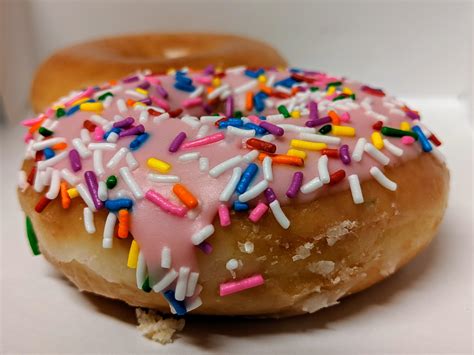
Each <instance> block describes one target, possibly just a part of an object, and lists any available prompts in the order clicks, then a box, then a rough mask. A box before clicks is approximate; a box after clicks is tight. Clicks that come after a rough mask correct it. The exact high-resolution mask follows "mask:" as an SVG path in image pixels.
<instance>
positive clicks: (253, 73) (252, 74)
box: [245, 69, 265, 79]
mask: <svg viewBox="0 0 474 355" xmlns="http://www.w3.org/2000/svg"><path fill="white" fill-rule="evenodd" d="M263 73H265V70H263V69H259V70H256V71H252V70H248V69H246V70H245V75H247V76H249V77H251V78H254V79H256V78H258V77H259V76H260V75H262V74H263Z"/></svg>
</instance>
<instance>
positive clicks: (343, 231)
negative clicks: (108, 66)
mask: <svg viewBox="0 0 474 355" xmlns="http://www.w3.org/2000/svg"><path fill="white" fill-rule="evenodd" d="M22 124H23V125H24V126H25V127H26V128H27V133H26V135H25V145H26V153H25V160H24V162H23V166H22V167H21V171H20V172H19V182H18V195H19V200H20V203H21V206H22V209H23V211H24V213H25V215H26V230H27V236H28V240H29V242H30V245H31V248H32V251H33V254H35V255H37V254H43V255H44V257H45V258H46V259H47V260H48V261H49V262H51V264H53V265H54V266H55V267H56V268H57V269H58V270H60V271H61V272H62V273H63V274H64V275H66V277H67V278H68V279H69V280H70V281H71V282H72V283H73V284H75V285H76V286H77V288H78V289H80V290H82V291H87V292H92V293H95V294H99V295H102V296H105V297H109V298H113V299H119V300H123V301H125V302H126V303H128V304H130V305H132V306H137V307H146V308H151V309H156V310H158V311H161V312H164V313H172V314H177V315H180V316H181V315H184V314H187V313H192V314H204V315H229V316H230V315H232V316H252V317H286V316H293V315H298V314H304V313H312V312H315V311H317V310H319V309H321V308H324V307H328V306H331V305H334V304H336V303H338V302H339V301H340V300H341V298H343V297H345V296H347V295H350V294H353V293H355V292H358V291H361V290H363V289H365V288H367V287H369V286H371V285H372V284H374V283H376V282H378V281H380V280H382V279H384V278H386V277H388V276H389V275H391V274H393V273H394V272H395V271H396V270H398V269H399V268H401V267H402V266H403V265H405V264H406V263H407V262H408V261H410V260H411V259H412V258H414V257H415V256H416V255H417V254H418V253H419V252H420V251H421V250H423V248H425V247H426V246H427V245H428V244H429V243H430V241H431V240H432V239H433V237H434V236H435V235H436V232H437V229H438V226H439V224H440V222H441V220H442V217H443V214H444V211H445V208H446V204H447V197H448V190H449V171H448V169H447V167H446V164H445V161H444V158H443V155H442V154H441V153H440V151H439V150H438V146H439V145H440V144H441V142H440V141H439V139H438V138H437V136H436V135H435V134H434V133H433V132H432V131H431V130H430V129H429V128H428V127H427V126H426V125H425V124H423V123H422V122H421V115H420V113H419V112H418V111H416V110H415V109H412V108H410V107H409V106H407V105H406V104H405V103H403V102H401V101H399V100H398V99H396V98H395V97H393V96H390V95H387V94H386V93H385V92H384V91H383V90H381V89H379V88H375V87H371V86H368V85H365V84H361V83H359V82H356V81H351V80H348V79H346V78H344V77H339V76H334V75H330V74H325V73H322V72H319V71H310V70H302V69H297V68H288V69H273V68H259V67H246V66H237V67H231V68H227V69H218V68H217V67H208V68H206V69H205V70H194V69H190V68H185V69H181V70H174V71H171V72H169V73H168V74H154V73H153V72H151V71H141V72H138V73H134V74H132V75H131V76H128V77H125V78H123V79H121V80H119V81H118V82H117V83H116V84H114V85H112V84H110V83H106V84H102V85H100V86H91V87H88V88H85V89H83V90H82V91H76V92H72V93H71V94H70V95H68V96H66V97H64V98H62V99H61V100H59V101H58V102H56V103H54V104H53V105H52V106H51V107H50V108H49V109H47V110H46V111H45V112H44V113H42V114H40V115H38V116H36V117H33V118H30V119H27V120H24V121H23V122H22Z"/></svg>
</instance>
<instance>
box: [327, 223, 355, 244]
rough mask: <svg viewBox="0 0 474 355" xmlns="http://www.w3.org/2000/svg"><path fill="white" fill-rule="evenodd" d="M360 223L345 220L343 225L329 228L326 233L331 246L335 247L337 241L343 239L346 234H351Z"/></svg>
mask: <svg viewBox="0 0 474 355" xmlns="http://www.w3.org/2000/svg"><path fill="white" fill-rule="evenodd" d="M357 226H358V223H357V222H356V221H349V220H345V221H343V222H342V223H340V224H338V225H336V226H333V227H331V228H329V229H328V230H327V231H326V240H327V243H328V245H329V246H331V247H332V246H333V245H334V244H336V242H337V241H339V240H340V239H342V238H343V237H344V236H345V235H346V234H348V233H350V232H351V230H352V229H354V228H356V227H357Z"/></svg>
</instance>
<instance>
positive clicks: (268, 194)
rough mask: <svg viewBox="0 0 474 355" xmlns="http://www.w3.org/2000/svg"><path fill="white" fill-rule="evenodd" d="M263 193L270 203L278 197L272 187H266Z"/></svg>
mask: <svg viewBox="0 0 474 355" xmlns="http://www.w3.org/2000/svg"><path fill="white" fill-rule="evenodd" d="M263 193H264V194H265V198H266V199H267V202H268V204H270V203H272V202H273V201H275V200H276V199H277V197H276V195H275V191H273V189H272V188H271V187H268V188H266V189H265V191H263Z"/></svg>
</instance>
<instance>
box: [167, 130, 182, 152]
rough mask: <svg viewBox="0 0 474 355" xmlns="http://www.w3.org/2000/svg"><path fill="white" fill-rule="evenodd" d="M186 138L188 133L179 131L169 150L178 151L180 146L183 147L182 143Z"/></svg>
mask: <svg viewBox="0 0 474 355" xmlns="http://www.w3.org/2000/svg"><path fill="white" fill-rule="evenodd" d="M185 139H186V133H184V132H179V133H178V135H177V136H176V137H175V138H174V139H173V141H172V142H171V144H170V147H169V148H168V151H170V152H171V153H175V152H177V151H178V149H179V147H181V144H183V142H184V140H185Z"/></svg>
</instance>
